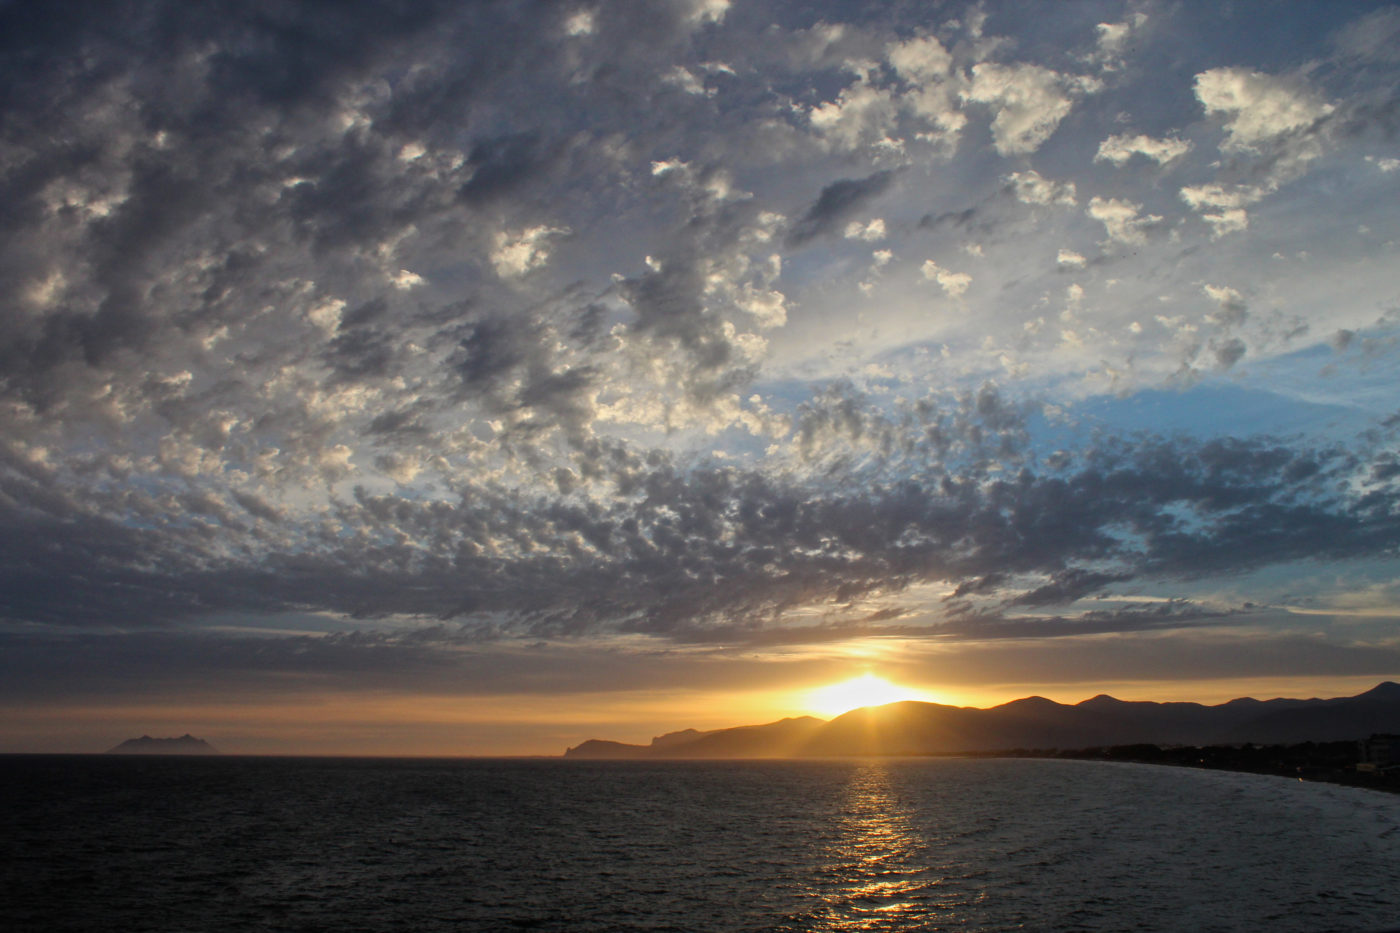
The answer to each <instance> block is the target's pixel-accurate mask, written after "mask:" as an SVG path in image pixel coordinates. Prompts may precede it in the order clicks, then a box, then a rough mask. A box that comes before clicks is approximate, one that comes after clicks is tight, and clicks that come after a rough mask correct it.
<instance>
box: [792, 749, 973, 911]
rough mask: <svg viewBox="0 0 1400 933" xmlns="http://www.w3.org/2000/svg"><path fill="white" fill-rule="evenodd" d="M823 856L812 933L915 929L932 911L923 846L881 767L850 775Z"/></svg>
mask: <svg viewBox="0 0 1400 933" xmlns="http://www.w3.org/2000/svg"><path fill="white" fill-rule="evenodd" d="M827 857H828V861H827V863H826V864H825V865H824V866H823V869H822V878H821V882H820V894H819V896H820V898H821V900H822V904H821V906H820V907H819V908H818V909H817V910H816V911H814V916H813V917H812V919H813V920H814V921H815V926H814V927H813V929H816V930H829V931H847V930H885V929H899V930H907V929H917V928H920V927H921V926H922V924H924V923H925V922H926V921H928V920H931V919H932V916H933V912H934V911H935V910H936V909H938V907H939V905H938V903H937V901H938V898H937V894H936V892H935V891H934V890H933V889H934V888H935V887H936V886H937V885H938V882H939V873H938V872H937V871H935V870H934V869H932V868H931V867H930V865H929V860H930V851H929V844H928V841H927V840H926V839H925V838H924V836H923V834H922V833H921V832H920V830H919V828H918V820H917V817H916V814H915V812H914V810H913V809H912V808H911V807H910V806H909V805H908V804H907V803H905V802H904V801H902V800H901V799H900V795H899V793H898V792H897V789H896V788H895V786H894V782H893V780H892V775H891V769H890V765H889V763H887V762H883V761H868V762H863V763H862V764H861V765H860V766H859V767H858V768H857V770H855V771H854V772H852V774H851V780H850V783H849V784H848V785H847V788H846V800H845V805H844V806H843V807H842V810H841V815H840V825H839V827H838V832H837V835H836V838H835V839H834V840H833V841H832V843H831V846H830V848H829V851H828V853H827ZM940 913H941V914H942V915H943V916H942V919H944V920H946V919H948V916H947V913H946V911H940Z"/></svg>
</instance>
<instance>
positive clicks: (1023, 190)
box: [1006, 170, 1075, 205]
mask: <svg viewBox="0 0 1400 933" xmlns="http://www.w3.org/2000/svg"><path fill="white" fill-rule="evenodd" d="M1006 180H1007V181H1008V182H1009V183H1010V184H1011V187H1012V190H1013V191H1014V192H1015V194H1016V200H1018V201H1020V202H1021V203H1022V204H1041V205H1049V204H1074V203H1075V200H1074V199H1075V188H1074V182H1072V181H1063V182H1062V181H1052V180H1050V179H1048V178H1044V177H1042V176H1041V175H1040V173H1039V172H1035V171H1031V170H1027V171H1024V172H1012V173H1011V174H1010V175H1008V176H1006Z"/></svg>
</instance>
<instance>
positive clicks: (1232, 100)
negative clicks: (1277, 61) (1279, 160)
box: [1194, 68, 1334, 152]
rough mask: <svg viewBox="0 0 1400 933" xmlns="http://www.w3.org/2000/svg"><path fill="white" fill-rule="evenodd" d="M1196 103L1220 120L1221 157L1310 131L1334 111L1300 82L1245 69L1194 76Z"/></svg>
mask: <svg viewBox="0 0 1400 933" xmlns="http://www.w3.org/2000/svg"><path fill="white" fill-rule="evenodd" d="M1194 87H1195V91H1196V99H1197V100H1199V101H1200V102H1201V106H1203V107H1204V108H1205V110H1206V113H1208V114H1215V113H1218V114H1224V115H1225V116H1226V122H1225V139H1224V141H1223V142H1222V143H1221V144H1220V148H1221V149H1222V150H1223V151H1225V152H1253V151H1256V150H1257V149H1258V147H1260V146H1261V145H1263V144H1265V143H1271V142H1273V141H1275V140H1277V139H1278V138H1279V137H1281V136H1284V135H1287V134H1293V133H1298V132H1301V131H1305V130H1308V129H1310V128H1312V127H1313V126H1314V125H1315V124H1316V123H1318V122H1319V121H1320V120H1322V119H1323V118H1324V117H1326V116H1327V115H1328V114H1330V113H1332V111H1333V109H1334V108H1333V106H1332V105H1331V104H1329V103H1327V102H1326V101H1325V100H1324V99H1323V98H1322V97H1321V96H1320V95H1319V94H1317V93H1316V92H1315V91H1313V90H1312V89H1310V88H1308V87H1307V86H1306V85H1304V84H1303V83H1302V82H1301V81H1295V80H1288V79H1284V78H1279V77H1277V76H1274V75H1267V74H1263V73H1262V72H1258V71H1251V70H1249V69H1245V68H1212V69H1210V70H1209V71H1203V72H1201V73H1200V74H1198V75H1196V79H1195V85H1194Z"/></svg>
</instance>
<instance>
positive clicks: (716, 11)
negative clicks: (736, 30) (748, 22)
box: [686, 0, 729, 25]
mask: <svg viewBox="0 0 1400 933" xmlns="http://www.w3.org/2000/svg"><path fill="white" fill-rule="evenodd" d="M728 12H729V0H691V3H690V12H689V13H687V14H686V19H687V20H688V21H689V22H690V23H691V24H692V25H701V24H704V23H719V22H723V21H724V14H726V13H728Z"/></svg>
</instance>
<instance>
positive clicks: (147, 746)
mask: <svg viewBox="0 0 1400 933" xmlns="http://www.w3.org/2000/svg"><path fill="white" fill-rule="evenodd" d="M107 754H109V755H217V754H219V750H218V749H217V748H215V747H214V746H212V745H210V744H209V743H208V742H206V741H204V740H203V739H197V738H195V737H194V736H192V735H190V734H189V733H188V732H186V733H185V734H184V735H182V736H180V737H178V738H173V739H153V738H151V737H150V736H149V735H143V736H141V737H140V738H139V739H127V740H126V741H125V742H123V743H122V744H120V745H118V746H116V747H115V748H109V749H107Z"/></svg>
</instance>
